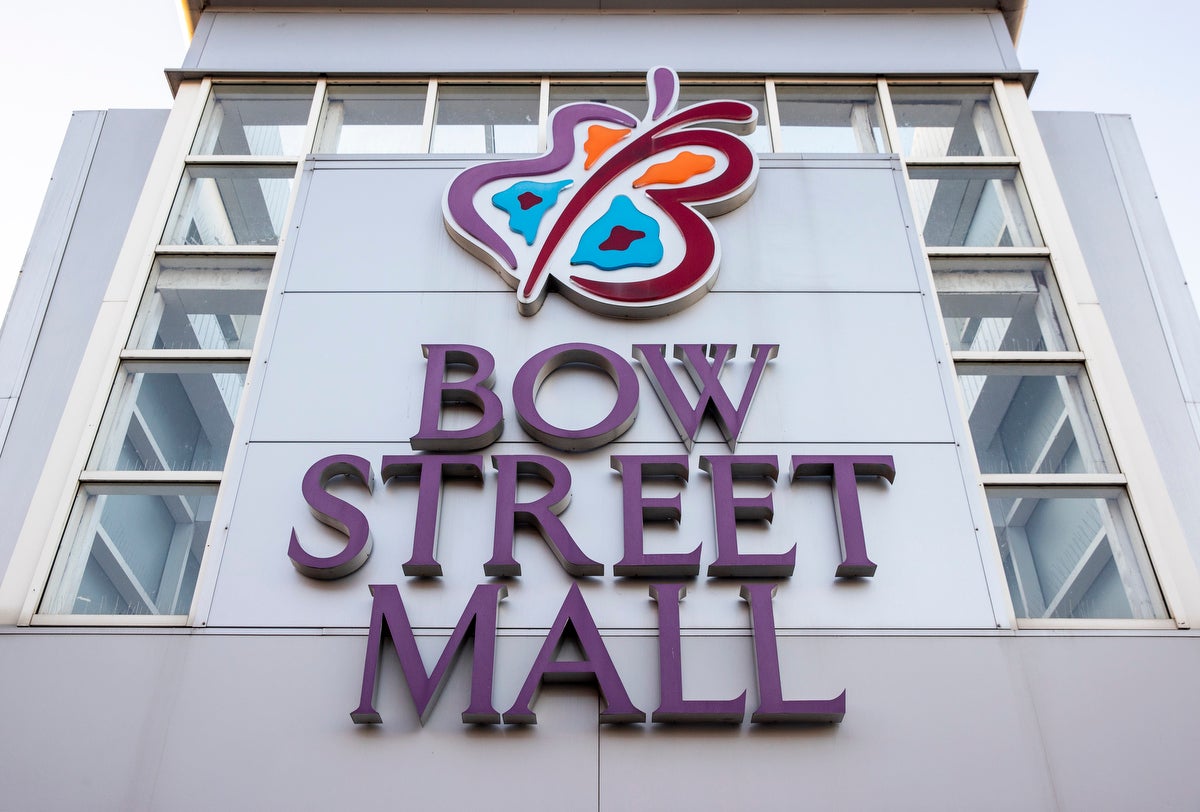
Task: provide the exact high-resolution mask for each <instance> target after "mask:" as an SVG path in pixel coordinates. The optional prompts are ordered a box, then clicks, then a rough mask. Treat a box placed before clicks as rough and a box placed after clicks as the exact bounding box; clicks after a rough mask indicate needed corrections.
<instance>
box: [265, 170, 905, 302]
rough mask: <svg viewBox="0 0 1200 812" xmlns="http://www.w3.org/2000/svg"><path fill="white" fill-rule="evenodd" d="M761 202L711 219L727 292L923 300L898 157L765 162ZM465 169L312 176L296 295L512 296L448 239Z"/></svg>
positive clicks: (294, 271) (298, 245) (296, 263)
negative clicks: (451, 200)
mask: <svg viewBox="0 0 1200 812" xmlns="http://www.w3.org/2000/svg"><path fill="white" fill-rule="evenodd" d="M761 161H762V171H761V173H760V175H759V180H758V187H757V189H756V190H755V193H754V196H753V197H752V198H750V200H749V201H748V202H747V203H746V204H745V205H743V206H742V207H741V208H739V209H737V210H736V211H733V212H730V213H729V214H726V215H724V216H721V217H717V218H714V219H713V221H712V222H713V224H714V225H715V226H716V228H717V233H718V234H719V236H720V239H721V252H722V253H721V256H722V265H721V272H720V274H719V276H718V277H717V285H716V288H715V290H717V291H915V290H917V273H916V271H915V270H914V266H913V260H912V258H911V253H912V252H911V248H910V245H909V231H908V230H907V229H906V228H905V227H904V220H903V218H902V216H901V214H900V202H899V196H900V195H901V194H904V190H903V186H902V185H898V184H902V182H903V180H902V178H901V177H900V176H899V174H898V173H899V167H898V166H897V165H896V164H894V163H893V161H892V160H891V159H890V158H887V157H882V158H878V159H869V158H862V159H859V160H846V159H842V160H821V159H811V160H803V161H801V160H797V159H795V158H781V157H771V156H761ZM469 165H470V164H469V163H467V162H464V161H440V160H416V161H353V162H350V161H323V162H317V163H316V164H315V169H314V170H313V171H311V172H310V173H308V177H307V182H308V187H307V188H306V190H305V192H304V195H303V198H302V200H303V207H302V208H301V210H299V211H298V212H297V224H298V228H297V229H296V230H295V237H294V238H293V240H294V241H295V245H294V247H293V251H292V258H291V262H290V266H289V270H288V274H287V281H286V286H287V290H288V291H330V290H337V291H413V290H428V291H507V290H510V288H508V287H507V285H505V284H504V282H503V281H501V279H500V277H499V276H498V275H497V274H495V273H494V272H492V271H491V270H490V269H489V268H488V267H487V266H485V265H483V264H482V263H481V262H479V261H478V260H477V259H475V258H474V257H472V256H471V255H469V254H468V253H466V252H465V251H463V250H462V248H460V247H459V246H458V245H457V244H456V243H454V242H453V241H452V240H451V239H450V237H449V236H448V235H447V234H446V229H445V226H444V225H443V222H442V214H441V210H440V208H439V207H438V206H437V205H433V204H434V203H435V202H436V201H439V200H441V197H442V194H443V193H444V191H445V189H446V186H447V184H449V182H450V181H451V180H452V179H453V178H454V176H455V174H457V173H458V172H459V171H461V170H462V169H463V168H465V167H467V166H469Z"/></svg>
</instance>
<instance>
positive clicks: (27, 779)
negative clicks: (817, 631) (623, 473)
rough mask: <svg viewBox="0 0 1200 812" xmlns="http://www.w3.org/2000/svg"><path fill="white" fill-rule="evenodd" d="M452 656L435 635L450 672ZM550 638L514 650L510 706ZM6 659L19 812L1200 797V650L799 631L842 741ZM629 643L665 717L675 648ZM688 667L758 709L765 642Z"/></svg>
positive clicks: (25, 639)
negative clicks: (509, 718)
mask: <svg viewBox="0 0 1200 812" xmlns="http://www.w3.org/2000/svg"><path fill="white" fill-rule="evenodd" d="M685 603H686V602H685ZM443 642H444V641H443V639H442V638H436V637H431V638H424V637H423V638H421V639H420V643H421V646H420V647H421V652H422V655H423V656H424V657H425V658H426V662H431V661H432V659H433V658H434V657H435V656H436V654H437V652H439V651H440V649H441V646H442V645H443ZM540 642H541V639H540V637H539V636H538V635H536V634H534V635H529V636H504V637H502V638H501V639H500V641H499V642H498V645H497V650H496V684H495V692H494V698H495V704H496V706H497V708H499V709H500V710H506V709H507V707H508V706H509V705H510V704H511V703H512V701H513V699H514V698H515V696H516V694H517V692H518V690H519V688H520V684H521V682H522V681H523V680H524V678H525V675H526V673H527V671H528V668H529V665H530V663H531V662H532V660H533V657H534V654H535V652H536V650H537V647H538V645H539V644H540ZM4 643H5V646H6V650H5V651H6V656H5V668H4V669H0V714H2V716H3V718H4V723H5V736H6V738H7V740H8V741H9V742H11V743H12V746H10V747H9V748H8V749H7V751H6V757H5V758H4V759H0V784H2V785H3V786H4V788H5V801H4V805H5V807H6V808H12V809H64V808H88V809H112V810H124V809H172V810H211V809H284V808H297V809H339V808H344V807H346V806H348V805H354V804H357V805H371V804H379V805H382V804H388V805H404V806H406V807H407V806H411V807H413V808H419V809H472V808H483V807H486V808H488V809H502V810H503V809H530V808H534V809H549V808H554V809H581V810H583V809H593V810H594V809H614V810H616V809H664V808H665V809H682V808H696V809H726V808H763V809H765V808H778V807H781V806H783V807H789V806H797V805H800V804H803V805H804V806H805V807H811V808H815V809H873V808H876V809H877V808H887V809H928V808H930V807H931V806H932V807H934V808H941V807H948V806H949V807H959V808H971V809H1052V808H1062V809H1143V808H1144V809H1187V808H1190V807H1191V806H1192V805H1193V802H1194V800H1195V798H1196V796H1197V793H1198V792H1200V783H1198V781H1197V778H1196V772H1195V770H1194V769H1192V766H1193V765H1192V761H1193V760H1194V754H1195V752H1196V744H1197V742H1196V732H1195V731H1196V725H1195V719H1196V718H1197V716H1198V715H1200V697H1198V695H1197V693H1196V692H1195V691H1194V690H1192V685H1193V682H1194V675H1195V674H1196V673H1197V670H1198V669H1200V647H1198V646H1196V645H1195V639H1194V638H1193V637H1191V636H1174V639H1165V638H1163V637H1143V638H1142V639H1131V638H1130V637H1128V636H1101V637H1077V636H1075V637H1073V636H1065V635H1061V634H1056V635H1053V636H1047V637H1033V636H1028V635H1026V636H1023V637H1018V638H1013V637H994V636H989V637H971V636H962V635H955V636H933V637H912V636H896V637H890V636H878V635H867V636H857V635H830V636H818V635H805V636H795V637H789V636H781V637H780V639H779V652H780V668H781V675H782V682H783V690H784V696H786V697H788V698H823V697H826V696H828V695H830V694H833V693H836V692H839V691H841V690H842V689H845V691H846V698H847V710H848V713H847V715H846V718H845V720H844V721H843V722H842V723H841V724H840V725H836V726H814V727H799V728H797V727H785V728H771V727H769V726H768V727H764V726H748V725H743V726H741V727H732V728H723V727H721V728H703V727H688V728H670V727H664V726H660V725H644V726H635V727H631V728H602V729H600V730H597V727H596V715H597V711H598V707H597V706H598V703H597V700H596V694H595V691H594V689H591V688H589V687H587V686H578V687H577V686H570V685H548V686H546V687H545V688H544V689H543V690H542V692H541V696H540V697H539V699H538V701H537V703H536V704H535V706H534V710H535V711H536V712H537V714H538V724H537V725H536V726H534V727H531V728H514V727H469V726H464V725H463V724H462V723H461V721H460V719H459V714H460V713H461V712H462V709H463V708H465V707H466V705H467V700H468V691H469V667H470V665H471V659H470V656H469V654H468V655H465V656H464V657H463V658H462V659H461V660H460V662H459V665H458V667H457V668H456V669H455V671H454V672H452V674H451V676H450V678H449V681H448V683H447V685H446V687H445V690H444V691H443V692H442V696H441V699H440V700H439V702H438V704H437V705H436V706H435V707H434V709H433V711H432V712H431V714H430V716H429V719H428V721H427V723H426V725H425V726H424V727H421V726H420V725H419V723H418V721H417V719H416V714H415V712H414V711H413V706H412V701H411V700H410V699H409V697H408V695H407V692H406V690H405V688H404V685H403V682H402V679H401V677H400V674H399V668H398V667H397V666H396V664H395V661H394V660H389V661H385V663H384V666H383V669H382V672H381V680H380V687H379V699H378V705H377V707H378V709H379V711H380V713H381V715H382V716H383V720H384V723H383V725H382V726H381V727H376V728H373V729H364V728H362V727H360V726H357V725H353V724H351V723H350V718H349V713H350V710H351V709H353V708H354V706H355V705H356V704H357V701H358V690H359V682H360V680H361V676H362V671H361V668H362V656H363V652H364V650H365V647H366V638H365V637H364V636H362V635H358V634H356V635H347V636H339V635H286V634H285V635H261V634H248V635H229V634H220V635H211V634H204V633H200V634H193V635H186V634H183V635H181V634H174V633H167V634H154V633H149V634H147V633H144V632H143V633H118V634H95V633H89V634H78V633H74V634H54V633H45V632H41V633H37V634H27V633H22V632H10V633H8V634H6V635H4ZM608 647H609V649H610V653H611V654H612V657H613V660H614V662H615V664H616V667H617V669H618V671H619V673H620V675H621V678H622V681H623V682H624V684H625V687H626V689H627V690H628V691H629V694H630V698H631V699H632V700H633V702H634V704H635V705H637V706H638V707H639V708H641V709H643V710H647V711H650V710H653V709H654V708H655V707H656V705H657V700H658V687H657V657H656V642H655V639H654V638H653V637H652V636H631V637H617V636H610V637H608ZM682 654H683V664H684V691H685V695H686V696H688V697H689V698H705V699H724V698H729V697H732V696H736V695H737V694H738V693H739V692H741V691H742V690H747V706H748V707H749V708H751V709H752V708H754V707H755V706H756V705H757V701H758V697H757V692H756V690H755V687H754V668H753V661H752V656H751V643H750V638H749V637H746V636H725V637H717V638H706V639H697V638H693V637H685V638H684V640H683V646H682ZM84 677H86V679H85V680H84ZM81 680H82V681H81ZM1118 698H1120V700H1119V701H1118ZM1101 728H1102V729H1101ZM47 731H52V732H53V737H52V742H50V743H49V744H44V745H36V746H35V745H32V744H27V745H25V746H22V745H21V744H20V743H22V742H24V743H33V742H39V743H40V742H47V738H46V737H47V735H48V733H47ZM64 765H69V773H68V772H67V768H65V767H64Z"/></svg>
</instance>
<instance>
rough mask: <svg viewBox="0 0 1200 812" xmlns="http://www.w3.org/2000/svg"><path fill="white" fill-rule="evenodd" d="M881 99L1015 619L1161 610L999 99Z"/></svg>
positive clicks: (948, 94) (910, 92)
mask: <svg viewBox="0 0 1200 812" xmlns="http://www.w3.org/2000/svg"><path fill="white" fill-rule="evenodd" d="M889 92H890V95H891V98H892V102H893V112H894V114H895V122H896V132H895V133H894V135H893V138H892V143H894V144H898V145H899V147H900V149H901V152H902V154H903V155H904V156H905V157H906V159H907V161H906V169H907V173H908V178H909V194H910V198H911V200H912V203H913V210H914V216H915V218H916V221H917V225H918V226H919V227H920V229H921V233H922V237H923V238H924V243H925V246H926V248H927V250H928V252H929V254H930V267H931V269H932V271H933V282H934V287H935V289H936V291H937V296H938V304H939V305H940V307H941V312H942V323H943V326H944V327H945V331H946V338H947V341H948V342H949V346H950V351H951V357H952V358H953V360H954V363H955V372H956V373H957V380H958V389H959V399H960V402H961V403H962V405H963V409H964V411H965V413H966V416H967V423H968V428H969V430H970V434H971V441H972V444H973V446H974V450H975V458H976V460H977V461H978V465H979V471H980V474H981V475H982V477H983V484H984V488H985V491H986V493H987V504H988V510H989V511H990V513H991V519H992V529H993V533H994V534H995V539H996V543H997V545H998V547H999V553H1000V558H1001V561H1002V563H1003V566H1004V574H1005V577H1006V579H1007V581H1008V588H1009V594H1010V597H1011V599H1012V606H1013V609H1014V611H1015V613H1016V616H1017V618H1018V622H1019V623H1021V622H1025V623H1026V624H1029V623H1030V622H1031V621H1034V622H1036V621H1049V622H1060V621H1063V620H1076V619H1088V620H1092V619H1105V620H1151V619H1161V618H1166V617H1167V609H1166V605H1165V602H1164V600H1163V597H1162V594H1161V592H1160V591H1159V588H1158V584H1157V582H1156V580H1155V577H1154V572H1153V570H1152V568H1151V566H1150V559H1149V555H1148V554H1147V551H1146V546H1145V544H1144V542H1143V541H1142V538H1141V536H1140V533H1139V531H1138V525H1137V520H1136V518H1135V517H1134V515H1133V509H1132V506H1131V505H1130V501H1129V497H1128V493H1127V488H1126V481H1125V477H1124V475H1123V474H1122V473H1121V469H1120V466H1119V465H1118V464H1117V459H1116V455H1115V454H1114V452H1113V450H1112V447H1111V445H1110V443H1109V439H1108V434H1107V432H1106V429H1105V426H1104V423H1103V420H1102V419H1101V417H1100V408H1099V404H1098V403H1097V402H1096V398H1095V396H1094V394H1093V393H1092V389H1091V385H1090V383H1089V380H1088V371H1087V370H1088V358H1087V355H1086V354H1085V352H1082V351H1081V350H1083V349H1085V348H1081V347H1079V346H1078V345H1077V343H1076V340H1075V336H1074V332H1073V331H1072V329H1071V325H1070V320H1069V319H1068V317H1067V312H1066V308H1065V307H1064V305H1063V301H1062V298H1061V296H1060V295H1059V291H1058V286H1057V283H1056V281H1055V275H1054V268H1053V266H1052V263H1051V260H1050V253H1049V251H1048V250H1047V249H1046V248H1044V247H1043V246H1044V242H1043V238H1042V234H1041V232H1040V230H1039V229H1038V226H1037V220H1036V218H1035V216H1034V211H1033V207H1032V205H1031V204H1030V202H1029V198H1028V196H1027V195H1026V192H1025V187H1024V185H1023V183H1022V181H1021V175H1020V160H1019V156H1016V155H1015V154H1014V151H1013V149H1012V147H1011V142H1010V139H1009V138H1008V135H1007V133H1006V132H1005V128H1004V126H1003V122H1002V120H1001V116H1000V107H999V105H998V104H997V102H996V96H995V93H993V91H992V89H991V88H980V87H970V86H961V87H960V86H954V85H947V86H940V87H920V86H907V85H893V86H890V87H889Z"/></svg>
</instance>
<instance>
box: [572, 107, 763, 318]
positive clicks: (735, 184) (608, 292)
mask: <svg viewBox="0 0 1200 812" xmlns="http://www.w3.org/2000/svg"><path fill="white" fill-rule="evenodd" d="M655 146H656V147H657V149H656V151H663V150H668V149H672V148H674V147H687V146H697V147H711V148H712V149H715V150H718V151H720V152H723V153H724V154H725V156H726V157H727V158H728V159H729V166H728V167H726V169H725V171H724V172H722V173H721V174H720V175H718V176H717V177H715V178H713V179H712V180H709V181H706V182H705V183H701V184H698V185H696V186H685V187H682V188H680V187H667V188H662V189H647V190H646V197H649V198H650V199H651V200H653V201H654V202H655V203H657V204H658V206H659V208H661V209H662V210H663V213H664V214H666V215H667V217H669V218H670V219H671V221H672V222H674V223H675V225H676V227H678V229H679V231H680V232H681V233H682V234H683V244H684V254H683V259H682V260H681V261H680V263H679V264H678V265H676V266H675V267H674V268H672V269H671V270H670V271H668V272H667V273H665V274H661V275H660V276H655V277H653V278H651V279H643V280H639V281H635V282H605V281H603V280H599V279H585V278H583V277H578V276H572V277H571V283H572V284H573V285H575V286H576V287H578V288H579V289H580V290H583V291H586V292H587V293H590V294H591V295H593V296H596V297H598V298H601V299H607V300H609V301H612V302H622V303H626V304H635V303H641V302H653V301H662V300H664V299H669V298H671V297H672V296H676V295H678V294H680V293H683V292H684V291H686V290H689V289H691V288H692V287H694V286H695V285H696V284H697V283H698V282H700V280H701V279H703V278H704V275H705V274H707V273H708V271H709V269H710V267H711V266H712V261H713V259H714V258H715V257H716V252H717V244H716V235H715V234H714V233H713V230H712V228H711V227H710V226H709V225H708V223H707V222H706V221H705V219H704V217H703V215H701V214H697V213H696V211H695V210H694V209H692V208H691V207H690V206H688V205H687V204H689V203H702V202H705V201H710V200H719V199H721V198H723V197H726V196H727V195H731V194H733V193H734V192H736V191H737V190H738V189H739V188H741V187H742V185H743V184H744V183H745V182H746V180H747V179H748V178H749V177H750V173H751V172H753V171H754V154H753V153H752V152H751V151H750V148H749V147H748V146H746V144H745V142H744V141H742V140H741V139H740V138H738V137H737V136H736V135H733V134H731V133H727V132H723V131H721V130H699V129H698V130H684V131H682V132H674V133H670V134H667V135H663V136H660V137H659V138H658V139H656V141H655Z"/></svg>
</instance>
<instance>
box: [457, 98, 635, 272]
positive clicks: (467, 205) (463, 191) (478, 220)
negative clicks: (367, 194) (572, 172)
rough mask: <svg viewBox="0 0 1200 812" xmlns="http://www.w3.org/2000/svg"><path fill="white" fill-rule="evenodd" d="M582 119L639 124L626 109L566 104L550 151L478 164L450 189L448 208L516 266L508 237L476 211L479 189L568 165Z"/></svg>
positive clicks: (554, 121) (556, 119)
mask: <svg viewBox="0 0 1200 812" xmlns="http://www.w3.org/2000/svg"><path fill="white" fill-rule="evenodd" d="M582 121H607V122H610V123H612V124H620V125H621V126H623V127H635V126H637V123H638V122H637V119H635V118H634V117H633V116H631V115H630V114H629V113H627V112H625V111H624V110H621V109H618V108H616V107H610V106H608V105H606V104H593V103H590V102H581V103H578V104H568V105H564V106H563V107H560V108H559V109H558V110H556V111H555V112H554V116H553V117H552V118H551V120H550V135H551V138H550V151H549V152H546V153H545V154H543V155H539V156H537V157H536V158H523V159H518V160H513V161H499V162H495V163H485V164H478V165H477V166H473V167H471V168H469V169H466V170H464V171H463V172H462V173H461V174H459V175H458V177H456V178H455V179H454V180H453V181H451V183H450V186H449V188H448V189H447V190H446V209H447V211H449V213H450V216H451V217H453V218H454V222H455V223H457V224H458V227H459V228H460V229H462V230H463V231H465V232H466V233H467V234H470V235H471V236H472V237H474V238H475V239H476V240H478V241H479V242H481V243H483V244H484V245H486V246H487V247H488V248H491V249H492V250H493V251H494V252H495V253H496V254H497V255H498V256H499V257H500V258H501V259H503V260H504V261H505V262H507V263H508V267H509V268H512V269H513V270H516V267H517V256H516V254H514V253H513V250H512V248H510V247H509V245H508V243H507V242H505V241H504V238H503V237H501V236H500V235H499V234H497V233H496V230H495V229H494V228H492V227H491V226H490V225H488V224H487V221H485V220H484V219H483V217H482V216H481V215H480V214H479V212H478V211H476V209H475V204H474V198H475V193H476V192H478V191H479V190H480V189H481V188H482V187H483V186H484V184H487V183H491V182H492V181H494V180H501V179H503V178H514V177H537V176H539V175H546V174H549V173H551V172H557V171H559V170H560V169H562V168H563V167H565V166H566V165H567V164H569V163H570V162H571V158H572V157H574V155H575V126H576V125H577V124H579V123H580V122H582Z"/></svg>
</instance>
